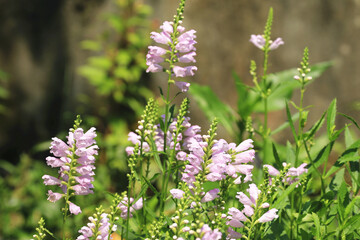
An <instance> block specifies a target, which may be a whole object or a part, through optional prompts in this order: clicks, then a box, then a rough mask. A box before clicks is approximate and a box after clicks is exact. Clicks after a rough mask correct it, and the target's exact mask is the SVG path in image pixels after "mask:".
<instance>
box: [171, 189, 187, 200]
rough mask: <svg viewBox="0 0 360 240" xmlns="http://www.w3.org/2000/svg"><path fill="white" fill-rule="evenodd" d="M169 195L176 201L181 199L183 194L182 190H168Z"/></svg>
mask: <svg viewBox="0 0 360 240" xmlns="http://www.w3.org/2000/svg"><path fill="white" fill-rule="evenodd" d="M170 193H171V195H172V196H173V198H176V199H181V198H183V196H184V194H185V192H184V191H183V190H180V189H175V188H174V189H171V190H170Z"/></svg>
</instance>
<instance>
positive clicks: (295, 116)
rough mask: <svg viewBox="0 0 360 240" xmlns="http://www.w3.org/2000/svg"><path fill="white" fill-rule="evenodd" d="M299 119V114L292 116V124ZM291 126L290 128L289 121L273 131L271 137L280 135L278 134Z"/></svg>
mask: <svg viewBox="0 0 360 240" xmlns="http://www.w3.org/2000/svg"><path fill="white" fill-rule="evenodd" d="M298 119H299V113H298V112H297V113H295V114H294V115H292V116H291V121H292V122H295V121H296V120H298ZM289 126H290V123H289V121H287V122H284V123H283V124H281V125H280V126H279V127H278V128H276V129H275V130H273V131H271V133H270V136H271V135H274V134H276V133H278V132H281V131H282V130H284V129H286V128H287V127H289Z"/></svg>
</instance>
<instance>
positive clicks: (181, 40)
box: [146, 21, 197, 91]
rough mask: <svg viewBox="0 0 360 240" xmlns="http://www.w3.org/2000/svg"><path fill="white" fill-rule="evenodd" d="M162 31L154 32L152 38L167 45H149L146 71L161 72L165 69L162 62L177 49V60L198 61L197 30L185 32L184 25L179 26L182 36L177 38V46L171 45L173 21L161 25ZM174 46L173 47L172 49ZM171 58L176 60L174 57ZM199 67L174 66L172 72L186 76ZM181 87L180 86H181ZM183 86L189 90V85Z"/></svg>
mask: <svg viewBox="0 0 360 240" xmlns="http://www.w3.org/2000/svg"><path fill="white" fill-rule="evenodd" d="M160 29H162V32H160V33H157V32H152V33H151V36H150V38H152V39H153V40H154V41H155V42H156V43H159V44H162V45H166V47H165V48H162V47H158V46H149V51H148V53H147V55H146V65H147V66H148V68H147V70H146V72H161V71H163V66H161V65H160V64H161V63H163V62H165V59H170V53H171V52H172V51H173V52H175V51H177V53H176V56H175V57H177V59H176V58H175V62H176V61H178V62H180V63H191V62H196V60H195V58H194V57H195V56H196V52H195V51H196V48H195V46H194V45H195V44H196V41H195V38H196V35H195V33H196V31H195V30H190V31H187V32H185V28H184V27H182V26H178V27H177V29H176V30H177V31H178V32H179V33H180V36H179V37H178V38H177V44H176V46H173V45H171V43H172V42H173V39H172V38H171V35H172V34H173V32H174V24H173V22H168V21H165V22H164V23H163V24H162V25H161V26H160ZM172 48H173V49H172ZM171 60H174V59H173V58H172V59H171ZM196 70H197V68H196V67H195V66H187V67H180V66H174V67H173V69H171V71H172V73H173V74H174V75H175V76H176V77H186V76H193V75H194V71H196ZM179 87H180V86H179ZM184 87H185V86H181V87H180V89H181V90H182V91H187V88H188V87H189V85H186V88H184Z"/></svg>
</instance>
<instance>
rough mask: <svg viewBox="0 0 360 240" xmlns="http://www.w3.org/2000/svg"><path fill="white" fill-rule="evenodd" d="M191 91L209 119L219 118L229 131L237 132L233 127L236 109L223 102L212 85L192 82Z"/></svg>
mask: <svg viewBox="0 0 360 240" xmlns="http://www.w3.org/2000/svg"><path fill="white" fill-rule="evenodd" d="M190 93H191V95H192V96H193V97H194V99H195V101H196V102H197V103H198V104H199V107H200V109H201V110H202V111H203V112H204V113H205V115H206V117H207V118H208V119H214V118H217V119H218V120H219V122H220V123H221V124H222V125H223V126H224V127H225V129H226V130H227V131H228V132H229V133H231V134H233V135H234V134H236V131H234V128H233V125H234V123H235V119H234V116H233V112H234V111H233V110H232V109H231V108H230V107H229V106H228V105H226V104H225V103H223V102H221V101H220V99H219V98H218V97H217V96H216V94H215V93H214V92H213V91H212V90H211V88H210V87H208V86H201V85H198V84H195V83H192V84H191V88H190Z"/></svg>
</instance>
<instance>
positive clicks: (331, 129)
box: [326, 98, 336, 140]
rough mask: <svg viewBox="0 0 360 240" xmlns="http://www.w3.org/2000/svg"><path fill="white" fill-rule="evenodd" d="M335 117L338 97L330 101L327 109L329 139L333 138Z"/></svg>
mask: <svg viewBox="0 0 360 240" xmlns="http://www.w3.org/2000/svg"><path fill="white" fill-rule="evenodd" d="M335 117H336V98H335V99H334V100H333V101H332V102H331V103H330V105H329V108H328V110H327V118H326V120H327V126H326V127H327V135H328V139H329V140H330V139H331V138H332V135H333V132H334V130H335Z"/></svg>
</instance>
